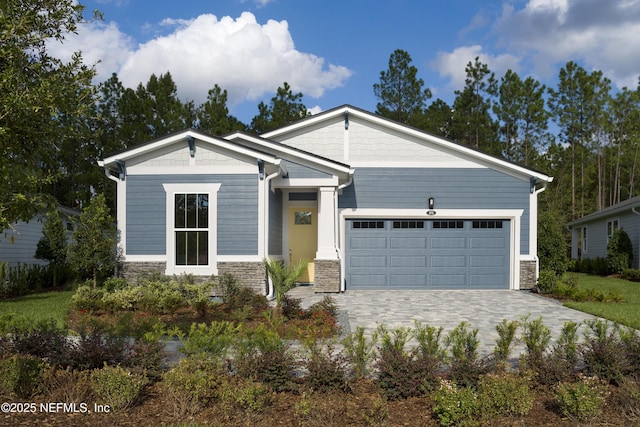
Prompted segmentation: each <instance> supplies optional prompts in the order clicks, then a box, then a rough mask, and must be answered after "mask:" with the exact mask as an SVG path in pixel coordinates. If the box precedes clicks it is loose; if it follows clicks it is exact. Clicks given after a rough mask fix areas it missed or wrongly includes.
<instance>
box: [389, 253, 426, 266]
mask: <svg viewBox="0 0 640 427" xmlns="http://www.w3.org/2000/svg"><path fill="white" fill-rule="evenodd" d="M390 258H391V267H398V268H406V267H426V266H427V257H426V256H409V255H407V256H391V257H390Z"/></svg>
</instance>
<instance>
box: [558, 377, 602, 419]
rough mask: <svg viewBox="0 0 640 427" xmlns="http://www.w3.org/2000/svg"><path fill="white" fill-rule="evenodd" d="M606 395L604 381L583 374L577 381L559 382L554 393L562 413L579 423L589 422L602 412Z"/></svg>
mask: <svg viewBox="0 0 640 427" xmlns="http://www.w3.org/2000/svg"><path fill="white" fill-rule="evenodd" d="M606 396H607V386H606V383H605V382H603V381H602V380H600V379H599V378H597V377H585V376H581V377H580V379H579V381H577V382H573V383H562V384H559V385H558V386H557V388H556V393H555V399H556V401H557V402H558V405H559V406H560V410H561V411H562V414H563V415H564V416H566V417H567V418H570V419H572V420H575V421H577V422H580V423H588V422H591V421H592V420H593V419H594V418H595V417H597V416H598V415H600V414H601V413H602V407H603V406H604V404H605V401H606Z"/></svg>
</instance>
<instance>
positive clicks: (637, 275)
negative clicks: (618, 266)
mask: <svg viewBox="0 0 640 427" xmlns="http://www.w3.org/2000/svg"><path fill="white" fill-rule="evenodd" d="M621 277H622V278H623V279H627V280H630V281H632V282H640V270H636V269H634V268H625V269H624V270H622V276H621Z"/></svg>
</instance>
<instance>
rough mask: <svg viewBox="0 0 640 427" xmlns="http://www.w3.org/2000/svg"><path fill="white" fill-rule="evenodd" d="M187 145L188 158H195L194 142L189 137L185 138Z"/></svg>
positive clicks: (192, 138) (193, 139)
mask: <svg viewBox="0 0 640 427" xmlns="http://www.w3.org/2000/svg"><path fill="white" fill-rule="evenodd" d="M187 143H188V144H189V156H191V157H195V156H196V140H195V138H194V137H192V136H191V135H189V136H187Z"/></svg>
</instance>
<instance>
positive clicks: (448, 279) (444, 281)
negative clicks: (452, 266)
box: [429, 274, 467, 289]
mask: <svg viewBox="0 0 640 427" xmlns="http://www.w3.org/2000/svg"><path fill="white" fill-rule="evenodd" d="M466 278H467V276H466V275H465V274H430V275H429V279H430V282H431V287H433V288H442V289H447V288H452V287H456V288H457V287H465V286H466V285H467V280H466Z"/></svg>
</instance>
